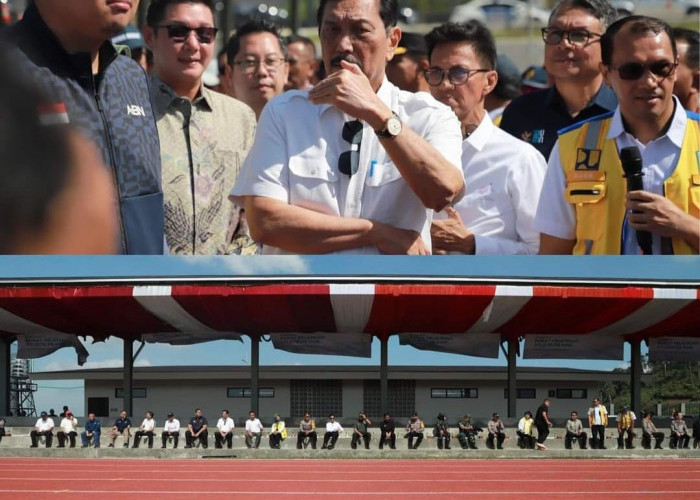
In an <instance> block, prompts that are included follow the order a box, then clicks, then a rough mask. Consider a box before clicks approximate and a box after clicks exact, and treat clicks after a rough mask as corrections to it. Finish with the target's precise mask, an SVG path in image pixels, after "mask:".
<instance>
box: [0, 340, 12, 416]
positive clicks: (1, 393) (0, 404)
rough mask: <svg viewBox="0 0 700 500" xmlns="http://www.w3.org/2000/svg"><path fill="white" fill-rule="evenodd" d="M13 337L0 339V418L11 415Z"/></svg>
mask: <svg viewBox="0 0 700 500" xmlns="http://www.w3.org/2000/svg"><path fill="white" fill-rule="evenodd" d="M13 340H14V338H13V337H9V336H8V337H2V338H1V339H0V416H8V415H9V414H10V363H11V361H10V346H11V345H12V342H13Z"/></svg>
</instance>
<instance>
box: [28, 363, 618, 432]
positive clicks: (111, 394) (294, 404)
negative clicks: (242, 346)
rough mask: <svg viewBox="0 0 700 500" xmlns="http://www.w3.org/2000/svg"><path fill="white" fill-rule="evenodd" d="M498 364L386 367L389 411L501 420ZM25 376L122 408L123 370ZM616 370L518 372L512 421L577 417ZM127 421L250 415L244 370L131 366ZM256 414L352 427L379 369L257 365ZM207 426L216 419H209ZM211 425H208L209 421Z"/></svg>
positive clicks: (371, 409) (93, 406) (369, 407)
mask: <svg viewBox="0 0 700 500" xmlns="http://www.w3.org/2000/svg"><path fill="white" fill-rule="evenodd" d="M506 378H507V370H506V368H505V367H425V366H420V367H414V366H390V367H389V398H390V407H389V408H388V410H389V411H390V412H391V413H392V415H394V416H395V417H396V419H397V420H398V421H401V422H403V421H405V420H407V418H408V417H409V416H410V415H411V413H413V411H417V412H418V413H419V415H421V416H422V418H423V419H424V420H426V421H427V422H432V421H433V420H434V419H435V416H436V415H437V414H438V413H439V412H442V413H444V414H446V415H447V417H448V419H449V420H450V421H451V422H456V421H457V420H458V419H459V418H460V417H461V416H463V415H464V414H465V413H471V414H472V416H473V417H475V418H478V419H479V420H481V421H485V420H488V418H490V416H491V414H492V413H493V412H499V413H501V415H502V416H503V417H505V416H506V410H507V399H506V396H507V395H506ZM32 379H34V380H37V381H41V380H60V379H84V381H85V408H86V409H87V411H88V412H89V411H94V412H95V413H96V414H97V416H99V417H104V418H107V417H110V418H111V417H116V416H117V415H118V414H119V412H120V411H121V410H122V407H123V404H122V397H123V388H122V383H123V382H122V381H123V376H122V370H121V369H120V368H102V369H92V370H74V371H62V372H39V373H33V374H32ZM628 379H629V375H628V374H625V373H616V372H606V371H591V370H577V369H570V368H547V369H541V368H519V369H518V386H517V390H518V400H517V407H516V408H517V413H516V415H517V416H518V418H519V417H520V416H521V415H522V414H523V413H524V412H525V411H526V410H530V411H532V412H533V414H534V412H535V410H536V409H537V407H538V406H539V405H540V404H541V402H542V400H543V399H544V398H547V397H549V398H550V399H551V400H552V406H551V416H552V417H553V418H555V419H562V420H565V419H566V418H567V417H568V416H569V413H570V412H571V410H577V411H578V412H579V413H583V414H585V412H586V411H587V409H588V407H589V406H590V402H591V400H592V399H593V398H594V397H596V396H597V395H598V389H599V387H600V385H601V383H602V382H606V381H627V380H628ZM133 387H134V416H135V418H136V420H139V419H140V418H141V416H143V415H144V414H145V412H146V411H149V410H150V411H153V412H155V414H156V419H157V421H158V422H159V423H161V422H162V421H163V418H164V415H166V414H167V413H168V412H170V411H172V412H174V413H175V415H177V416H178V418H179V419H180V420H181V421H183V420H186V418H189V417H190V416H191V415H192V414H193V413H194V409H195V408H197V407H199V408H202V410H203V411H204V414H205V415H206V416H208V418H209V419H214V420H215V419H216V418H218V416H219V415H220V413H221V410H222V409H228V410H229V411H230V414H231V416H232V417H233V418H234V419H235V420H236V424H237V425H239V423H240V424H242V423H243V421H244V420H245V419H246V418H247V416H248V412H249V411H250V371H249V368H248V367H245V366H158V367H136V368H134V385H133ZM259 395H260V411H259V416H260V418H261V420H262V421H263V422H264V423H266V424H267V423H269V422H270V421H271V419H272V416H273V415H274V414H275V413H279V414H280V415H282V416H283V417H284V418H285V419H287V422H288V423H290V422H296V421H298V419H299V418H301V417H302V416H303V414H304V412H305V411H309V412H310V413H311V414H312V416H313V417H314V418H316V419H317V420H319V421H324V422H325V419H326V417H327V415H328V414H329V413H330V412H333V413H335V414H336V415H337V416H338V417H339V418H340V419H341V420H342V421H343V422H351V421H352V420H354V418H355V417H356V416H357V414H358V413H359V412H360V411H361V410H364V411H365V412H367V414H368V415H369V416H370V417H371V418H372V419H378V418H380V417H381V415H383V413H384V411H385V410H386V409H385V408H381V407H380V388H379V369H378V368H375V367H367V366H261V367H260V384H259ZM214 423H215V422H214ZM212 424H213V423H212Z"/></svg>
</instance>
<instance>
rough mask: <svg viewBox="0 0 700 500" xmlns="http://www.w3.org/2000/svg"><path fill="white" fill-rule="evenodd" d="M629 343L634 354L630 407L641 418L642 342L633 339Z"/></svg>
mask: <svg viewBox="0 0 700 500" xmlns="http://www.w3.org/2000/svg"><path fill="white" fill-rule="evenodd" d="M629 343H630V351H631V354H632V356H631V360H630V377H631V380H630V399H631V401H630V405H631V407H632V411H633V412H634V413H635V414H636V415H637V418H639V415H641V411H642V341H641V340H639V339H632V340H630V341H629Z"/></svg>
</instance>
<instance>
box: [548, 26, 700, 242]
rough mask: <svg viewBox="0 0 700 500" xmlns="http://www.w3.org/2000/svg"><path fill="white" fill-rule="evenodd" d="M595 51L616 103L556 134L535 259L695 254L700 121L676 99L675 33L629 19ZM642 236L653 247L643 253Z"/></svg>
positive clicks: (699, 226) (699, 225) (699, 231)
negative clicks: (571, 255)
mask: <svg viewBox="0 0 700 500" xmlns="http://www.w3.org/2000/svg"><path fill="white" fill-rule="evenodd" d="M601 51H602V61H603V62H602V64H601V72H602V74H603V77H604V79H605V82H606V83H607V84H608V85H609V86H611V87H612V88H613V90H614V91H615V94H616V95H617V98H618V102H619V104H618V107H617V108H616V109H615V111H614V112H611V113H608V114H606V115H602V116H600V117H597V118H594V119H591V120H588V121H584V122H580V123H578V124H575V125H572V126H571V127H569V128H567V129H563V130H561V131H559V134H560V135H559V140H558V141H557V144H556V145H555V147H554V150H553V151H552V155H551V156H550V159H549V167H548V169H547V174H546V176H545V181H544V186H543V188H542V195H541V197H540V201H539V206H538V209H537V216H536V219H535V227H536V229H539V230H540V232H541V236H540V253H541V254H569V253H574V254H579V255H580V254H608V255H610V254H639V253H653V254H698V249H699V247H700V220H699V219H700V159H699V158H700V157H699V156H698V150H699V149H700V147H699V146H700V125H699V123H698V121H699V119H700V117H699V116H698V115H697V114H693V113H687V112H686V111H685V110H684V109H683V107H682V105H681V104H680V103H679V101H678V99H676V98H675V97H674V96H673V84H674V82H675V80H676V68H677V67H678V56H677V52H676V46H675V41H674V39H673V36H672V30H671V27H670V26H669V25H668V24H667V23H665V22H664V21H661V20H659V19H655V18H652V17H645V16H630V17H626V18H624V19H621V20H619V21H617V22H615V23H613V24H612V25H611V26H610V27H609V28H608V30H607V31H606V33H605V34H604V35H603V37H602V38H601ZM624 148H631V149H627V150H624V151H623V149H624ZM634 148H636V149H637V150H638V153H639V155H637V151H635V150H634ZM640 160H641V161H640ZM640 177H641V179H640ZM640 181H641V182H640ZM645 233H649V234H650V236H651V245H649V247H650V248H647V249H645V250H644V251H642V250H641V249H640V246H647V245H646V244H644V243H643V242H644V241H645V240H646V239H647V236H646V235H645Z"/></svg>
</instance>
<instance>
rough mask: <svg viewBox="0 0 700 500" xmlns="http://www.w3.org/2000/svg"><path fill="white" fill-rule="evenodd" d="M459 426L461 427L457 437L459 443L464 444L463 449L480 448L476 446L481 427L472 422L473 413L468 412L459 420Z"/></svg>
mask: <svg viewBox="0 0 700 500" xmlns="http://www.w3.org/2000/svg"><path fill="white" fill-rule="evenodd" d="M457 426H458V427H459V434H458V435H457V439H459V444H460V445H462V449H464V450H466V449H467V448H470V449H472V450H477V449H479V448H478V446H476V434H477V432H479V428H478V427H475V426H474V425H473V424H472V417H471V415H469V414H468V413H467V414H466V415H465V416H464V418H463V419H462V420H460V421H459V422H457Z"/></svg>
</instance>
